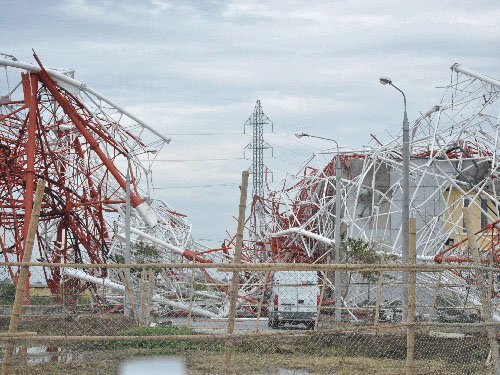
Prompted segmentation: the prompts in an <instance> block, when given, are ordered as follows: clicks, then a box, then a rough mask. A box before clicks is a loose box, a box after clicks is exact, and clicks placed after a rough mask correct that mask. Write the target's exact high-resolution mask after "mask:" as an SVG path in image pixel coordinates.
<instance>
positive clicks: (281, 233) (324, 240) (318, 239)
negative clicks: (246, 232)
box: [271, 228, 335, 246]
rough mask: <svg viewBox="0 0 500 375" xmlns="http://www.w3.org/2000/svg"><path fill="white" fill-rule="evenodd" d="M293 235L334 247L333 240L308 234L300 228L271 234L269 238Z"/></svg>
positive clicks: (311, 233)
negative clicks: (299, 235)
mask: <svg viewBox="0 0 500 375" xmlns="http://www.w3.org/2000/svg"><path fill="white" fill-rule="evenodd" d="M294 233H296V234H301V235H304V236H306V237H309V238H312V239H313V240H317V241H319V242H322V243H324V244H326V245H330V246H334V245H335V240H332V239H330V238H327V237H324V236H321V235H319V234H316V233H313V232H309V231H307V230H305V229H302V228H290V229H286V230H282V231H281V232H276V233H273V234H271V237H281V236H287V235H289V234H294Z"/></svg>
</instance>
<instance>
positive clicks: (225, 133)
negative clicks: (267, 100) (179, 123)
mask: <svg viewBox="0 0 500 375" xmlns="http://www.w3.org/2000/svg"><path fill="white" fill-rule="evenodd" d="M163 134H164V135H235V134H236V135H243V133H227V132H224V133H163Z"/></svg>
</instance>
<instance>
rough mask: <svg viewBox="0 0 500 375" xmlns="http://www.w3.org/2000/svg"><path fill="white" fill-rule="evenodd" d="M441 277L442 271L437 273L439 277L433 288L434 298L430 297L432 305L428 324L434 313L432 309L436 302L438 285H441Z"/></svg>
mask: <svg viewBox="0 0 500 375" xmlns="http://www.w3.org/2000/svg"><path fill="white" fill-rule="evenodd" d="M441 276H443V271H439V276H438V279H437V281H436V286H435V287H434V297H432V305H431V309H430V311H429V322H430V321H431V320H432V313H433V312H434V309H435V308H436V302H437V296H438V292H439V284H441Z"/></svg>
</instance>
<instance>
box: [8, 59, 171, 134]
mask: <svg viewBox="0 0 500 375" xmlns="http://www.w3.org/2000/svg"><path fill="white" fill-rule="evenodd" d="M0 66H10V67H13V68H19V69H24V70H27V71H30V72H39V71H40V70H41V68H40V67H39V66H36V65H32V64H28V63H24V62H21V61H12V60H6V59H0ZM45 70H46V71H47V72H48V73H49V74H50V75H51V76H52V78H54V79H56V80H58V81H63V82H66V83H68V84H70V85H71V86H74V87H75V88H77V89H78V90H82V91H86V92H88V93H90V94H92V95H94V96H96V97H97V98H99V99H100V100H103V101H105V102H106V103H108V104H109V105H110V106H112V107H115V108H116V109H117V110H119V111H120V112H121V113H123V114H124V115H126V116H128V117H130V118H131V119H132V120H134V121H137V123H139V124H140V125H141V126H143V127H144V128H146V129H148V130H150V131H151V132H153V133H154V134H155V135H157V136H158V137H160V138H161V139H163V140H164V141H165V142H167V143H170V141H171V138H169V137H165V136H164V135H162V134H161V133H159V132H157V131H156V130H155V129H153V128H152V127H151V126H149V125H148V124H146V123H144V122H143V121H141V120H139V119H138V118H137V117H135V116H134V115H133V114H131V113H130V112H129V111H127V110H126V109H124V108H123V107H120V106H119V105H118V104H116V103H115V102H113V101H112V100H111V99H109V98H107V97H105V96H104V95H102V94H100V93H99V92H97V91H95V90H93V89H91V88H90V87H88V86H86V85H85V83H83V82H80V81H77V80H76V79H74V78H71V77H68V76H66V75H64V74H61V73H59V72H56V71H54V70H51V69H45Z"/></svg>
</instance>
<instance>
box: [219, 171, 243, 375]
mask: <svg viewBox="0 0 500 375" xmlns="http://www.w3.org/2000/svg"><path fill="white" fill-rule="evenodd" d="M247 188H248V171H244V172H243V173H242V174H241V192H240V206H239V214H238V229H237V231H236V246H235V248H234V263H235V264H239V263H241V247H242V246H243V230H244V228H245V209H246V204H247ZM238 288H239V274H238V270H237V269H235V270H234V271H233V278H232V282H231V299H230V302H229V319H228V322H227V335H232V334H233V332H234V318H235V317H236V297H237V294H238ZM227 335H226V345H225V351H224V374H225V375H229V374H230V373H231V366H230V365H231V350H232V347H233V342H232V341H231V338H230V337H229V336H227Z"/></svg>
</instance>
